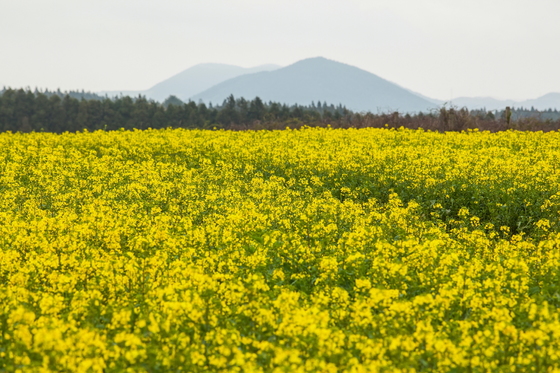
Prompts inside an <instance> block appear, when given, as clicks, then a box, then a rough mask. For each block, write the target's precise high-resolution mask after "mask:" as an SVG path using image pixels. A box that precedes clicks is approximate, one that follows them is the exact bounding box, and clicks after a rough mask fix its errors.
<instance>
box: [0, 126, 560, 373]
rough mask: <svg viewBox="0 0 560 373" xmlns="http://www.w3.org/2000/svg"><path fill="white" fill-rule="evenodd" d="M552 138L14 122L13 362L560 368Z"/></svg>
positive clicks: (0, 217) (5, 234) (557, 180)
mask: <svg viewBox="0 0 560 373" xmlns="http://www.w3.org/2000/svg"><path fill="white" fill-rule="evenodd" d="M559 161H560V133H558V132H550V133H542V132H531V133H524V132H513V131H508V132H501V133H495V134H491V133H482V132H464V133H445V134H444V133H434V132H424V131H412V130H387V129H386V130H383V129H361V130H330V129H303V130H297V131H292V130H287V131H257V132H226V131H197V130H192V131H189V130H147V131H117V132H102V131H98V132H93V133H76V134H70V133H65V134H62V135H55V134H46V133H31V134H11V133H4V134H1V135H0V329H1V335H0V371H7V372H12V371H20V372H50V371H52V372H124V371H126V372H179V371H183V372H218V371H223V372H337V371H340V372H342V371H344V372H356V373H358V372H422V371H426V372H428V371H429V372H486V371H488V372H490V371H491V372H515V371H517V372H528V371H534V372H545V371H550V372H552V371H558V369H559V368H560V319H559V315H560V312H559V310H558V307H559V306H560V267H559V264H560V263H559V260H560V234H559V232H560V221H559V216H560V215H559V213H560V162H559Z"/></svg>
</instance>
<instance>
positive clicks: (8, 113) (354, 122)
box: [0, 89, 560, 133]
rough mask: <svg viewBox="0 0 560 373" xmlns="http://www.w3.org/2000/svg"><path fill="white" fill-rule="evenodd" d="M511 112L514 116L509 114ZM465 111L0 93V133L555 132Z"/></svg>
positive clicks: (558, 122) (551, 119) (559, 123)
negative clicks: (156, 130) (403, 129)
mask: <svg viewBox="0 0 560 373" xmlns="http://www.w3.org/2000/svg"><path fill="white" fill-rule="evenodd" d="M516 113H517V114H518V115H516ZM513 114H514V115H513V118H514V120H513V121H510V120H506V119H505V112H504V111H494V112H492V111H486V110H475V111H469V110H467V109H466V108H463V109H458V108H453V107H445V106H444V107H442V108H440V109H439V110H437V111H432V112H428V113H416V114H402V113H398V112H394V113H377V114H374V113H356V112H352V111H350V110H348V109H347V108H346V107H344V106H342V105H340V104H339V105H337V106H335V105H334V104H327V103H326V102H323V103H322V102H321V101H317V102H316V103H315V102H313V103H312V104H311V105H307V106H303V105H285V104H280V103H275V102H263V101H262V100H261V99H260V98H258V97H256V98H254V99H253V100H246V99H244V98H235V97H233V96H229V97H228V98H227V99H226V100H224V102H223V103H222V104H220V105H212V104H208V105H206V104H204V103H202V102H199V103H195V102H193V101H189V102H186V103H185V102H182V101H181V100H179V99H178V98H177V97H174V96H170V97H169V98H168V99H166V100H165V101H164V102H163V103H159V102H155V101H152V100H148V99H146V98H145V97H143V96H138V97H135V98H132V97H128V96H121V97H113V98H109V97H107V96H105V97H103V96H99V95H96V94H93V93H88V92H83V91H82V92H60V91H54V92H50V91H43V92H41V91H38V90H35V91H31V90H29V89H17V90H16V89H4V90H3V91H0V132H5V131H12V132H33V131H34V132H41V131H44V132H55V133H62V132H67V131H68V132H75V131H82V130H88V131H95V130H118V129H121V128H123V129H147V128H168V127H172V128H193V129H194V128H202V129H222V128H223V129H231V130H245V129H284V128H286V127H290V128H299V127H302V126H319V127H326V126H331V127H333V128H349V127H355V128H362V127H394V128H398V127H406V128H413V129H416V128H423V129H426V130H436V131H462V130H466V129H474V128H478V129H480V130H490V131H500V130H506V129H520V130H543V131H550V130H558V129H560V113H558V112H557V111H552V110H551V111H545V112H538V113H536V115H535V113H534V112H533V114H534V115H532V116H529V115H527V111H526V110H523V109H522V110H518V111H516V110H515V109H514V110H513Z"/></svg>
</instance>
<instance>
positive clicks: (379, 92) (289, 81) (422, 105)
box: [191, 57, 437, 113]
mask: <svg viewBox="0 0 560 373" xmlns="http://www.w3.org/2000/svg"><path fill="white" fill-rule="evenodd" d="M231 94H233V95H234V96H235V97H244V98H246V99H253V98H255V97H256V96H258V97H260V98H261V99H262V100H263V101H275V102H280V103H286V104H296V103H297V104H300V105H309V104H311V102H312V101H315V102H317V101H321V102H323V101H326V102H327V103H329V104H335V105H336V104H339V103H341V104H343V105H345V106H346V107H347V108H348V109H350V110H353V111H371V112H374V113H375V112H390V111H397V110H398V111H399V112H418V111H424V112H426V111H428V110H431V109H433V108H436V107H437V104H435V103H433V102H430V101H429V100H426V99H424V98H422V97H419V96H418V95H416V94H414V93H412V92H410V91H408V90H406V89H404V88H401V87H399V86H398V85H396V84H394V83H391V82H389V81H388V80H385V79H383V78H380V77H379V76H377V75H375V74H372V73H370V72H367V71H365V70H362V69H359V68H357V67H354V66H350V65H347V64H343V63H340V62H335V61H332V60H328V59H326V58H323V57H316V58H309V59H305V60H302V61H299V62H296V63H294V64H292V65H290V66H287V67H284V68H280V69H277V70H274V71H266V72H258V73H253V74H246V75H241V76H238V77H235V78H232V79H229V80H226V81H224V82H222V83H219V84H217V85H215V86H214V87H212V88H209V89H207V90H205V91H203V92H201V93H199V94H197V95H195V96H193V97H192V98H191V99H193V100H194V101H198V100H202V101H204V102H206V103H208V102H212V103H215V104H216V103H217V104H221V103H222V102H223V101H224V99H225V98H226V97H228V96H229V95H231Z"/></svg>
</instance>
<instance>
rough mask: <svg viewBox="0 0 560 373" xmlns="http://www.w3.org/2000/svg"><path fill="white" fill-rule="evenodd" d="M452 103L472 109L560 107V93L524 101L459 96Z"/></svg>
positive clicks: (545, 108)
mask: <svg viewBox="0 0 560 373" xmlns="http://www.w3.org/2000/svg"><path fill="white" fill-rule="evenodd" d="M451 105H453V106H457V107H467V108H469V109H471V110H473V109H483V108H485V109H486V110H503V109H505V107H506V106H510V107H515V108H521V107H522V108H526V109H530V108H531V107H533V108H535V110H548V109H560V93H548V94H546V95H544V96H541V97H539V98H535V99H531V100H524V101H514V100H497V99H495V98H492V97H458V98H454V99H453V100H451Z"/></svg>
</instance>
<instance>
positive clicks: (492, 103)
mask: <svg viewBox="0 0 560 373" xmlns="http://www.w3.org/2000/svg"><path fill="white" fill-rule="evenodd" d="M449 104H450V105H451V106H456V107H459V108H462V107H466V108H468V109H470V110H476V109H486V110H503V109H505V107H506V106H515V101H513V100H498V99H495V98H492V97H457V98H454V99H452V100H450V102H449Z"/></svg>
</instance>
